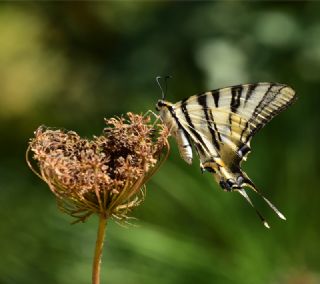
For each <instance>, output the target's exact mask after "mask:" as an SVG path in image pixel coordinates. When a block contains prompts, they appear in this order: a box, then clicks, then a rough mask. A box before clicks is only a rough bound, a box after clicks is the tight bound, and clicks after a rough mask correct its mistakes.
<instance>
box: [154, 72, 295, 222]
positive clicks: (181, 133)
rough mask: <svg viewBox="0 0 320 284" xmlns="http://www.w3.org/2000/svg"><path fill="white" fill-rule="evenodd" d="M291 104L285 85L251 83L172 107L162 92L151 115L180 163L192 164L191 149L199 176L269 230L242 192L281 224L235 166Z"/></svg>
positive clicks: (283, 217) (259, 193)
mask: <svg viewBox="0 0 320 284" xmlns="http://www.w3.org/2000/svg"><path fill="white" fill-rule="evenodd" d="M158 80H159V77H158V78H157V81H158ZM158 84H159V86H160V83H159V81H158ZM160 87H161V86H160ZM161 90H162V88H161ZM295 99H296V94H295V91H294V90H293V89H292V88H291V87H289V86H287V85H284V84H279V83H256V84H243V85H236V86H231V87H226V88H222V89H217V90H213V91H208V92H204V93H200V94H197V95H194V96H191V97H189V98H186V99H183V100H181V101H179V102H177V103H175V104H174V103H171V102H168V101H166V100H165V99H164V92H163V91H162V99H160V100H159V101H158V102H157V104H156V109H157V110H158V111H159V114H160V118H161V120H162V122H163V123H164V124H165V125H166V126H167V127H168V128H169V129H170V130H171V134H172V136H173V137H174V138H175V140H176V142H177V144H178V149H179V152H180V156H181V157H182V159H183V160H185V161H186V162H187V163H188V164H191V163H192V160H193V152H192V147H193V148H194V149H195V151H196V153H197V154H198V156H199V160H200V169H201V171H202V172H204V171H207V172H210V173H211V174H212V175H213V177H214V178H215V180H216V182H217V183H218V184H219V185H220V187H221V188H222V189H224V190H225V191H236V192H239V193H240V194H241V195H242V196H243V197H244V198H245V199H246V200H247V201H248V202H249V203H250V205H251V206H252V207H253V208H254V209H255V211H256V213H257V214H258V216H259V218H260V219H261V221H262V222H263V224H264V225H265V226H266V227H267V228H270V226H269V224H268V223H267V221H266V220H265V218H264V217H263V216H262V215H261V213H260V212H259V211H258V210H257V209H256V208H255V206H254V204H253V203H252V201H251V199H250V197H249V196H248V194H247V193H246V191H245V188H246V187H248V188H251V189H252V190H253V191H254V192H256V193H257V194H258V195H260V196H261V197H262V198H263V199H264V200H265V202H266V203H267V204H268V205H269V206H270V208H271V209H272V210H273V211H274V212H275V213H276V214H277V215H278V216H279V217H280V218H281V219H284V220H285V219H286V218H285V216H284V215H283V214H282V213H281V212H280V211H279V210H278V209H277V208H276V207H275V206H274V205H273V204H272V203H271V202H270V201H269V200H268V199H267V198H266V197H265V196H264V195H263V194H262V193H261V192H260V191H259V190H258V189H257V187H256V186H255V185H254V183H253V182H252V181H251V179H250V178H249V177H248V175H247V174H246V173H245V172H244V171H243V170H242V169H241V163H242V161H245V160H246V159H247V157H248V154H249V153H250V151H251V148H250V142H251V139H252V137H253V136H254V135H255V134H256V133H257V132H258V130H260V129H261V128H262V127H263V126H265V125H266V124H267V123H268V122H269V121H270V120H271V119H272V118H273V117H275V116H276V115H277V114H279V113H280V112H281V111H283V110H285V109H286V108H287V107H288V106H289V105H291V104H292V103H293V102H294V101H295Z"/></svg>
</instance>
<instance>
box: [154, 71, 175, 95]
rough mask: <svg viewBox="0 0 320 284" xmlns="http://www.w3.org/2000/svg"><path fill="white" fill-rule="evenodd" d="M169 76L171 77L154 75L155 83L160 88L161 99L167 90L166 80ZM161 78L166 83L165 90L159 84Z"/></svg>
mask: <svg viewBox="0 0 320 284" xmlns="http://www.w3.org/2000/svg"><path fill="white" fill-rule="evenodd" d="M169 78H172V77H171V76H165V77H162V76H157V77H156V81H157V84H158V86H159V88H160V90H161V95H162V99H163V100H164V99H165V96H166V94H167V90H168V84H167V80H168V79H169ZM161 79H164V82H165V84H166V88H165V91H163V88H162V86H161V83H160V80H161Z"/></svg>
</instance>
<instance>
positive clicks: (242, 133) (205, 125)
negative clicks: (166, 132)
mask: <svg viewBox="0 0 320 284" xmlns="http://www.w3.org/2000/svg"><path fill="white" fill-rule="evenodd" d="M294 95H295V92H294V91H293V90H292V89H291V88H290V87H288V86H286V85H282V84H276V83H258V84H246V85H238V86H234V87H228V88H223V89H219V90H214V91H209V92H206V93H202V94H198V95H195V96H192V97H190V98H188V99H186V100H183V101H181V102H178V103H177V104H176V105H175V108H176V109H177V111H178V110H179V114H181V115H179V116H178V117H179V118H180V121H181V123H182V124H184V125H185V127H186V128H188V129H189V131H190V132H193V133H192V135H191V137H192V140H195V139H198V140H199V136H200V137H201V140H202V141H203V142H204V144H206V145H210V144H211V145H212V146H213V147H214V148H215V150H216V152H218V153H219V152H220V153H221V148H224V149H225V150H226V148H229V149H228V150H231V151H233V152H234V154H235V155H237V156H240V157H243V156H245V154H246V153H247V152H248V151H249V150H250V140H251V138H252V136H253V135H254V134H255V133H256V132H257V130H259V129H260V128H262V127H263V126H264V125H265V124H266V123H267V122H268V121H270V120H271V119H272V118H273V117H274V116H275V115H277V114H278V113H279V112H281V111H282V110H283V109H285V108H286V107H287V106H288V105H289V104H290V103H291V102H292V101H293V98H294ZM182 109H184V110H185V111H184V112H183V111H182ZM180 110H181V111H180ZM186 113H187V118H186ZM182 114H183V115H182ZM192 129H193V130H192ZM195 132H197V134H195ZM208 143H209V144H208ZM200 144H201V143H200ZM208 148H212V147H208ZM209 150H210V149H209ZM213 153H214V154H215V155H216V153H215V152H213Z"/></svg>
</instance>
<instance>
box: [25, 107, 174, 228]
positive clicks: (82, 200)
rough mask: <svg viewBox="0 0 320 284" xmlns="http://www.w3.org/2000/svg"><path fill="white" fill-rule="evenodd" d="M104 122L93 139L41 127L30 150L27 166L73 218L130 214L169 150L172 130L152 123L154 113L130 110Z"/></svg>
mask: <svg viewBox="0 0 320 284" xmlns="http://www.w3.org/2000/svg"><path fill="white" fill-rule="evenodd" d="M105 123H106V127H105V128H104V131H103V134H102V135H101V136H98V137H93V139H92V140H88V139H84V138H81V137H80V136H79V135H78V134H77V133H75V132H74V131H62V130H52V129H49V128H45V127H39V128H38V129H37V130H36V132H35V137H34V138H33V139H31V141H30V145H29V148H28V150H27V162H28V165H29V166H30V167H31V169H33V170H34V172H35V173H36V174H37V175H38V176H39V177H40V178H41V179H43V180H44V181H45V182H46V183H47V184H48V185H49V187H50V189H51V190H52V192H53V193H54V194H55V195H56V197H57V201H58V205H59V208H60V209H62V210H63V211H64V212H67V213H68V214H70V215H71V216H73V217H76V218H77V220H76V221H75V222H77V221H84V220H86V218H88V217H89V216H90V215H91V214H93V213H97V214H99V215H101V216H103V217H104V218H109V217H114V218H116V219H120V220H123V219H126V218H127V216H128V215H127V214H128V213H129V212H130V211H131V210H132V209H133V208H135V207H136V206H138V205H139V204H140V203H141V202H142V201H143V199H144V186H145V183H146V181H147V180H148V179H149V178H150V177H151V176H152V175H153V174H154V173H155V171H156V170H157V169H158V168H159V166H160V164H161V162H162V161H164V160H165V158H166V156H167V154H168V152H169V144H168V142H167V137H168V135H169V131H168V129H167V128H166V127H165V126H163V125H162V124H155V123H153V124H152V123H151V118H150V116H147V115H145V116H142V115H137V114H133V113H128V114H127V116H126V117H120V118H111V119H105ZM164 150H165V152H166V155H163V154H162V153H163V152H164ZM30 151H31V152H32V153H33V159H34V160H36V162H37V166H38V167H37V170H35V169H34V167H33V166H32V164H31V162H30V159H29V156H30V155H29V152H30Z"/></svg>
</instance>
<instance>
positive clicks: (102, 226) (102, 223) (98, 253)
mask: <svg viewBox="0 0 320 284" xmlns="http://www.w3.org/2000/svg"><path fill="white" fill-rule="evenodd" d="M106 226H107V218H106V217H105V216H103V215H102V214H100V215H99V227H98V233H97V240H96V247H95V251H94V259H93V266H92V284H100V264H101V257H102V249H103V244H104V236H105V231H106Z"/></svg>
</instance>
